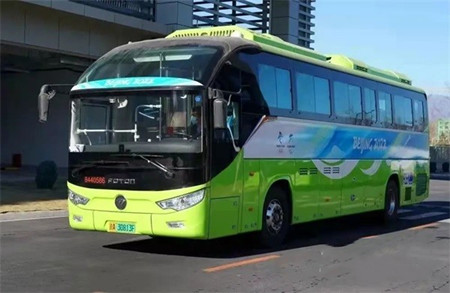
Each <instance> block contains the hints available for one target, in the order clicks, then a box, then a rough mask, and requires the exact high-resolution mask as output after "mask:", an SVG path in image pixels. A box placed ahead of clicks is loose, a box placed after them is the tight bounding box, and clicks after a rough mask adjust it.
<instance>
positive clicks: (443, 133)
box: [437, 119, 450, 142]
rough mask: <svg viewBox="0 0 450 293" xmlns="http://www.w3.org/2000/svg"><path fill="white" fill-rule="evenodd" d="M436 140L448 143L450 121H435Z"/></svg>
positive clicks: (449, 138)
mask: <svg viewBox="0 0 450 293" xmlns="http://www.w3.org/2000/svg"><path fill="white" fill-rule="evenodd" d="M437 139H438V140H443V141H445V142H448V141H449V140H450V119H439V120H438V121H437Z"/></svg>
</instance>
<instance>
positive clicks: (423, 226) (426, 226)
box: [408, 223, 438, 231]
mask: <svg viewBox="0 0 450 293" xmlns="http://www.w3.org/2000/svg"><path fill="white" fill-rule="evenodd" d="M437 225H438V224H437V223H430V224H425V225H420V226H416V227H412V228H409V229H408V230H412V231H414V230H420V229H425V228H431V227H436V226H437Z"/></svg>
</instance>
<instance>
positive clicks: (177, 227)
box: [167, 222, 184, 229]
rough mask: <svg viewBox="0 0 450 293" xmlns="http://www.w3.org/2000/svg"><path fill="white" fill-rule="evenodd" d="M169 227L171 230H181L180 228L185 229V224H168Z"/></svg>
mask: <svg viewBox="0 0 450 293" xmlns="http://www.w3.org/2000/svg"><path fill="white" fill-rule="evenodd" d="M167 226H169V228H174V229H179V228H184V223H183V222H167Z"/></svg>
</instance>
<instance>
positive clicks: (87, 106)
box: [70, 90, 203, 153]
mask: <svg viewBox="0 0 450 293" xmlns="http://www.w3.org/2000/svg"><path fill="white" fill-rule="evenodd" d="M202 116H203V115H202V96H201V94H200V92H186V91H182V90H173V91H156V92H150V93H148V92H147V93H133V94H123V93H121V94H120V95H114V96H111V95H108V96H95V97H89V96H85V97H83V96H82V97H81V98H77V99H74V100H73V101H72V120H71V138H70V151H71V152H138V153H139V152H140V153H155V152H157V153H198V152H201V149H202V144H201V141H202V139H201V138H202V134H203V120H202Z"/></svg>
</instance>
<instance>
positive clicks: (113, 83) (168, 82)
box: [72, 77, 202, 91]
mask: <svg viewBox="0 0 450 293" xmlns="http://www.w3.org/2000/svg"><path fill="white" fill-rule="evenodd" d="M165 86H202V84H201V83H199V82H198V81H195V80H191V79H186V78H178V77H125V78H111V79H100V80H94V81H89V82H85V83H80V84H77V85H75V86H74V87H73V88H72V91H77V90H88V89H116V88H117V89H122V88H141V87H165Z"/></svg>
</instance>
